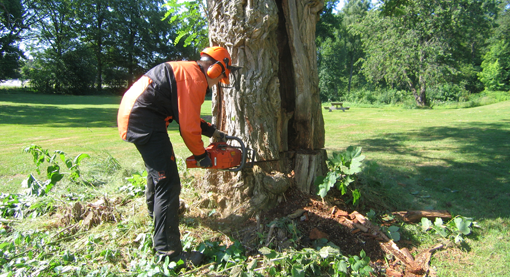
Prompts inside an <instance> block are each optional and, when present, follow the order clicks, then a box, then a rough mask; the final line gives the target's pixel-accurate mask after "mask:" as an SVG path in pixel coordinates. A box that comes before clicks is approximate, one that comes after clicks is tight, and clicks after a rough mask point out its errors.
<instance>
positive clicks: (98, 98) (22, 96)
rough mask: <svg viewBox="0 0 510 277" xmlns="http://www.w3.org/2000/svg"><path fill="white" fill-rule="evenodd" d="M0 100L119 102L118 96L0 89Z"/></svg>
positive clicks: (80, 103) (45, 102) (55, 103)
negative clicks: (10, 91) (18, 91)
mask: <svg viewBox="0 0 510 277" xmlns="http://www.w3.org/2000/svg"><path fill="white" fill-rule="evenodd" d="M0 101H5V102H13V103H18V104H27V105H28V104H42V105H112V104H116V105H118V104H120V101H121V97H120V96H113V95H111V96H109V95H108V96H106V95H60V94H37V93H27V92H21V93H8V92H5V91H4V90H0Z"/></svg>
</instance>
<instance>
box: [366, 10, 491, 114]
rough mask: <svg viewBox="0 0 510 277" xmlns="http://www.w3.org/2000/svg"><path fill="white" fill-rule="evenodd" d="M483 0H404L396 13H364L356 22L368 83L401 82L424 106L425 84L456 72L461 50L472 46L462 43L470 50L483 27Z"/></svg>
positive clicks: (485, 14) (487, 14)
mask: <svg viewBox="0 0 510 277" xmlns="http://www.w3.org/2000/svg"><path fill="white" fill-rule="evenodd" d="M484 3H485V2H484V1H471V0H454V1H447V2H445V1H423V0H410V1H408V2H407V5H406V6H405V7H403V8H402V9H403V14H402V15H399V16H393V17H384V16H380V12H379V11H376V12H372V13H370V15H369V16H367V17H366V18H365V20H364V21H363V22H362V23H361V24H360V25H359V26H358V27H357V34H359V35H361V37H362V41H363V45H364V47H365V51H366V52H367V57H366V58H365V59H362V61H363V73H364V74H365V76H367V78H368V79H369V80H371V81H373V82H379V81H381V80H385V81H386V82H387V84H388V85H390V86H392V87H404V85H406V86H407V88H408V89H409V90H410V91H411V92H412V94H413V96H414V98H415V100H416V103H417V105H419V106H426V105H427V97H426V91H427V88H429V87H430V86H433V85H436V84H437V83H440V82H445V81H448V80H452V78H453V77H454V76H456V75H458V72H460V71H461V70H460V69H461V68H462V66H461V65H462V62H463V61H465V60H466V59H462V55H464V56H465V55H466V54H465V53H466V52H467V53H472V52H473V51H474V50H471V51H468V50H466V48H468V49H473V48H472V47H473V45H474V43H475V38H476V37H477V34H480V32H481V30H483V28H488V26H489V25H488V24H486V21H487V20H489V19H490V10H489V6H490V5H484ZM469 22H472V23H469ZM474 25H476V26H478V27H477V28H475V27H474ZM484 26H485V27H484ZM473 53H474V52H473ZM471 55H476V54H471ZM470 61H472V62H473V61H474V59H470Z"/></svg>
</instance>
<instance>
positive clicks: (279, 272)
mask: <svg viewBox="0 0 510 277" xmlns="http://www.w3.org/2000/svg"><path fill="white" fill-rule="evenodd" d="M259 252H260V253H261V254H262V255H264V259H263V260H262V271H261V274H262V276H289V275H290V276H322V275H324V274H326V275H328V276H370V273H371V272H373V269H372V267H370V258H369V257H367V256H366V254H365V252H364V251H363V250H362V251H361V253H360V256H351V257H345V256H343V255H342V254H341V252H340V249H339V248H338V247H337V246H336V245H334V244H329V245H326V246H323V247H320V248H318V249H312V248H304V249H301V250H294V249H289V250H287V251H286V252H283V253H279V252H276V251H275V250H272V249H270V248H267V247H263V248H261V249H259ZM255 264H256V263H255V262H252V263H251V265H252V266H250V265H248V268H247V269H248V270H249V272H252V270H253V269H254V268H255V266H254V265H255ZM257 276H259V275H257Z"/></svg>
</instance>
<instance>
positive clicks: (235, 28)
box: [202, 0, 326, 220]
mask: <svg viewBox="0 0 510 277" xmlns="http://www.w3.org/2000/svg"><path fill="white" fill-rule="evenodd" d="M207 4H208V17H209V18H208V19H209V30H210V33H209V37H210V44H211V45H220V46H223V47H225V48H227V49H228V50H229V52H230V53H231V56H232V59H233V64H234V65H237V66H242V69H241V70H240V71H239V72H238V74H237V76H236V77H237V78H235V79H234V78H232V77H231V86H232V87H231V88H218V89H217V90H215V92H214V94H213V119H212V121H213V123H214V124H216V126H217V127H218V128H219V129H221V130H223V131H226V132H227V133H228V134H229V135H233V136H237V137H239V138H241V139H242V140H243V141H244V142H245V143H246V144H247V145H248V146H249V147H250V148H252V149H254V150H255V156H256V159H255V160H256V161H259V163H256V165H255V166H254V167H253V168H249V169H244V170H242V171H241V172H239V173H231V172H227V171H215V170H210V171H208V173H207V174H206V177H205V180H204V182H203V183H202V185H203V189H204V190H206V191H212V192H215V193H213V194H212V195H213V196H212V199H206V200H205V201H204V202H203V203H202V204H203V205H204V206H209V207H215V208H216V210H217V212H219V213H220V215H221V216H222V217H223V218H228V219H232V220H235V219H245V218H246V217H249V216H252V215H253V214H254V213H255V212H257V211H259V210H261V209H265V208H269V207H271V206H272V205H273V204H276V203H278V201H281V200H282V197H281V194H282V193H283V192H285V191H286V190H287V189H288V188H289V187H290V186H291V185H293V184H295V185H297V186H298V188H300V189H301V190H303V191H306V192H311V190H313V186H312V184H313V182H314V180H315V177H316V176H317V175H320V174H324V173H325V170H326V167H325V159H326V151H325V150H324V149H323V147H324V135H325V134H324V122H323V117H322V110H321V103H320V99H319V88H318V81H319V80H318V74H317V64H316V62H317V58H316V46H315V26H316V23H317V21H318V20H319V14H320V11H321V9H322V8H323V5H324V2H323V0H311V1H302V0H276V1H272V0H236V1H231V0H208V3H207ZM260 161H265V162H260Z"/></svg>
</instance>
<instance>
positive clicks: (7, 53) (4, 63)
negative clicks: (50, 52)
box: [0, 0, 26, 81]
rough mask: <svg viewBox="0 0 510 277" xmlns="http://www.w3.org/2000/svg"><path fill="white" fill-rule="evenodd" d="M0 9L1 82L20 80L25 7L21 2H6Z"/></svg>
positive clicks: (3, 2) (7, 0)
mask: <svg viewBox="0 0 510 277" xmlns="http://www.w3.org/2000/svg"><path fill="white" fill-rule="evenodd" d="M1 7H2V8H1V9H0V81H4V80H6V79H11V78H18V77H19V72H18V70H19V68H20V66H21V64H22V62H21V58H22V57H24V55H23V52H22V51H21V50H20V49H19V46H18V45H17V44H18V42H19V41H20V39H21V37H20V33H21V31H23V30H24V29H25V28H26V26H25V25H24V24H23V7H22V4H21V1H19V0H5V1H2V3H1Z"/></svg>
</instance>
